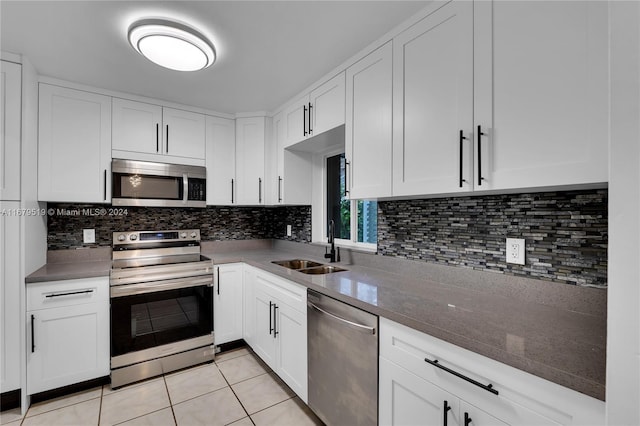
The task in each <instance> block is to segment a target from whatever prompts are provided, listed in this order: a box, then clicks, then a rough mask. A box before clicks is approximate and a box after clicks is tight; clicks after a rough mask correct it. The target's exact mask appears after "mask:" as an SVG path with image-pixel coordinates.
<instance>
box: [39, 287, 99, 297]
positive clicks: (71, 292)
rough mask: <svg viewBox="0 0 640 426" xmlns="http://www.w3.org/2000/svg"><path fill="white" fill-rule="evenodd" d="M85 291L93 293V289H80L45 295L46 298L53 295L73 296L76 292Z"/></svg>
mask: <svg viewBox="0 0 640 426" xmlns="http://www.w3.org/2000/svg"><path fill="white" fill-rule="evenodd" d="M85 293H93V289H90V290H80V291H70V292H68V293H53V294H47V295H46V296H45V297H46V298H51V297H62V296H73V295H74V294H85Z"/></svg>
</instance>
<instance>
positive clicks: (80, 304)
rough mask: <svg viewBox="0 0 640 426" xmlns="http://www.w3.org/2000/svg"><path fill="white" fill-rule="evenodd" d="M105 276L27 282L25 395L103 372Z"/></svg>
mask: <svg viewBox="0 0 640 426" xmlns="http://www.w3.org/2000/svg"><path fill="white" fill-rule="evenodd" d="M109 353H110V351H109V278H108V277H99V278H87V279H78V280H68V281H56V282H44V283H34V284H29V285H28V287H27V393H28V394H29V395H32V394H34V393H38V392H44V391H47V390H51V389H55V388H59V387H62V386H67V385H71V384H74V383H78V382H82V381H85V380H91V379H95V378H99V377H103V376H107V375H108V374H109Z"/></svg>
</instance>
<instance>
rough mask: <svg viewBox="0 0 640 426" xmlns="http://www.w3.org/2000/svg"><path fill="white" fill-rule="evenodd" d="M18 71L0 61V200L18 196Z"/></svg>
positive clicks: (15, 199)
mask: <svg viewBox="0 0 640 426" xmlns="http://www.w3.org/2000/svg"><path fill="white" fill-rule="evenodd" d="M21 71H22V66H20V65H18V64H14V63H12V62H6V61H0V117H2V118H1V119H0V200H13V201H18V200H20V134H21V129H20V123H21V120H20V117H21V116H22V109H21V108H22V107H21V105H22V103H21V98H22V97H21V93H20V88H21V87H22V85H21V84H20V82H21V81H22V76H21V75H20V73H21Z"/></svg>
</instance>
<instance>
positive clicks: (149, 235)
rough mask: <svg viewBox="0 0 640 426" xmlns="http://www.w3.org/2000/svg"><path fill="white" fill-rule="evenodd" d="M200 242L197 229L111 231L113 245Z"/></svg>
mask: <svg viewBox="0 0 640 426" xmlns="http://www.w3.org/2000/svg"><path fill="white" fill-rule="evenodd" d="M164 242H166V243H172V242H182V243H185V242H200V230H199V229H182V230H171V231H124V232H123V231H120V232H114V233H113V245H114V246H119V245H124V244H128V245H130V244H136V245H140V246H144V245H145V244H149V243H164Z"/></svg>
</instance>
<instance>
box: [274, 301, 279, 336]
mask: <svg viewBox="0 0 640 426" xmlns="http://www.w3.org/2000/svg"><path fill="white" fill-rule="evenodd" d="M276 309H278V305H276V304H275V303H274V304H273V338H274V339H275V338H276V336H277V335H278V333H279V331H278V314H277V313H276Z"/></svg>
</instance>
